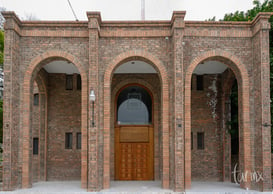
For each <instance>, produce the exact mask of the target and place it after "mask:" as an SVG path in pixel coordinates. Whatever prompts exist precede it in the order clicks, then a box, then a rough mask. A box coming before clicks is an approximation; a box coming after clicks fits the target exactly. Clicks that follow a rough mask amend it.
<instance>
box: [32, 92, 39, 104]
mask: <svg viewBox="0 0 273 194" xmlns="http://www.w3.org/2000/svg"><path fill="white" fill-rule="evenodd" d="M33 105H34V106H38V105H39V94H34V96H33Z"/></svg>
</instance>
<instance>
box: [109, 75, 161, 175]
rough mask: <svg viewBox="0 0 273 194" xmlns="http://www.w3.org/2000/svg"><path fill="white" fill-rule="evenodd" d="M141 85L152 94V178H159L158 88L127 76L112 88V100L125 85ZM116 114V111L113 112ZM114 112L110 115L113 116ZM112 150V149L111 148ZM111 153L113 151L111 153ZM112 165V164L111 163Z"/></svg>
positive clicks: (112, 123)
mask: <svg viewBox="0 0 273 194" xmlns="http://www.w3.org/2000/svg"><path fill="white" fill-rule="evenodd" d="M130 84H133V85H142V86H144V87H146V88H147V89H148V90H149V91H150V92H151V94H152V96H153V114H154V115H153V120H154V123H153V125H154V179H155V180H159V178H160V174H159V173H160V170H159V167H160V153H159V152H160V147H159V143H160V142H159V141H160V140H161V138H160V139H158V135H159V130H162V129H159V125H160V123H159V122H160V121H159V114H160V107H161V105H160V103H161V102H160V97H159V95H160V94H161V92H160V90H159V92H158V91H157V90H156V89H155V87H154V86H153V85H151V84H150V83H148V82H147V81H146V80H143V79H140V78H139V77H134V78H133V80H132V79H130V78H127V79H125V80H123V81H121V82H120V83H119V84H117V85H116V86H115V87H114V88H112V100H111V101H112V102H115V98H116V96H117V94H118V92H119V91H120V90H121V89H122V88H124V87H125V86H127V85H130ZM115 107H116V105H115V104H114V103H112V105H111V108H112V110H115ZM114 114H116V113H114ZM114 114H113V115H112V116H113V117H115V116H114ZM114 124H115V121H114V119H113V120H112V121H111V125H113V126H111V127H114ZM111 136H112V138H113V137H114V134H112V133H111ZM112 141H113V142H112V145H111V146H112V148H113V147H114V139H113V140H112ZM110 151H111V150H110ZM113 151H114V150H113ZM111 154H113V153H111ZM111 158H112V160H113V156H111ZM112 165H113V164H112ZM110 168H111V170H113V166H111V167H110Z"/></svg>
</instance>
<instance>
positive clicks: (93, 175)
mask: <svg viewBox="0 0 273 194" xmlns="http://www.w3.org/2000/svg"><path fill="white" fill-rule="evenodd" d="M87 17H88V21H89V23H88V28H89V90H88V92H89V93H90V91H91V90H94V92H95V95H96V100H95V102H94V107H93V104H92V102H91V101H89V125H88V191H99V190H101V189H102V183H101V182H100V181H99V180H100V179H99V176H100V175H99V165H102V164H101V162H100V158H99V102H100V92H99V62H98V55H99V52H98V51H99V50H98V44H99V30H100V23H101V17H100V13H98V12H87ZM93 108H94V111H93ZM93 113H94V115H92V114H93ZM93 118H94V125H93V123H92V120H93Z"/></svg>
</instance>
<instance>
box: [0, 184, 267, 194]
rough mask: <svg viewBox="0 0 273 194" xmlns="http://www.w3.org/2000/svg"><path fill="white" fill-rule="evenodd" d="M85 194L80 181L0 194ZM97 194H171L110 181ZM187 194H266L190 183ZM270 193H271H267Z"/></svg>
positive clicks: (157, 187) (158, 187) (150, 186)
mask: <svg viewBox="0 0 273 194" xmlns="http://www.w3.org/2000/svg"><path fill="white" fill-rule="evenodd" d="M60 193H65V194H87V193H92V192H87V191H86V190H85V189H82V188H81V183H80V181H65V182H60V181H56V182H38V183H34V184H33V187H32V188H29V189H19V190H16V191H9V192H7V191H2V192H0V194H60ZM93 193H98V194H127V193H128V194H129V193H130V194H142V193H143V194H171V193H174V192H172V191H171V190H165V189H162V188H161V182H160V181H112V182H111V188H110V189H105V190H102V191H100V192H93ZM185 193H187V194H201V193H205V194H233V193H234V194H258V193H259V194H267V193H262V192H257V191H247V190H244V189H241V188H240V186H239V185H237V184H234V183H229V182H192V188H191V189H190V190H188V191H186V192H185ZM269 193H271V192H269Z"/></svg>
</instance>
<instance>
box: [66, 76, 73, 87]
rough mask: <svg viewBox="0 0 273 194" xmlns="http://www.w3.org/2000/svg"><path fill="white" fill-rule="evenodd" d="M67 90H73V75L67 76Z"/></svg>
mask: <svg viewBox="0 0 273 194" xmlns="http://www.w3.org/2000/svg"><path fill="white" fill-rule="evenodd" d="M66 90H73V75H66Z"/></svg>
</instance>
